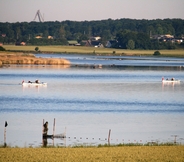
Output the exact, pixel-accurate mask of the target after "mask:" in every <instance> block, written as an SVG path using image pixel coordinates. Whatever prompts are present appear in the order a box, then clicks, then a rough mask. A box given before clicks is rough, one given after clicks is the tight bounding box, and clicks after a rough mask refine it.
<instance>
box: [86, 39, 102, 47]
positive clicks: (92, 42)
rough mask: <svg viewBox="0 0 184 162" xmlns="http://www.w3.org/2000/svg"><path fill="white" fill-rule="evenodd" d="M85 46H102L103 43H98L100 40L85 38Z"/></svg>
mask: <svg viewBox="0 0 184 162" xmlns="http://www.w3.org/2000/svg"><path fill="white" fill-rule="evenodd" d="M85 46H88V47H104V46H103V44H101V43H100V41H96V40H87V41H86V42H85Z"/></svg>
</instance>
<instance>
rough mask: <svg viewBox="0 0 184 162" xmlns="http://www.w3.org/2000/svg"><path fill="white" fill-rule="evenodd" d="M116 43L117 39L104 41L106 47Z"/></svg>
mask: <svg viewBox="0 0 184 162" xmlns="http://www.w3.org/2000/svg"><path fill="white" fill-rule="evenodd" d="M116 43H117V40H109V41H108V42H107V43H106V45H105V46H106V47H107V48H111V47H113V45H115V44H116Z"/></svg>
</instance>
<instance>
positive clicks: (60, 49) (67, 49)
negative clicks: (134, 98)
mask: <svg viewBox="0 0 184 162" xmlns="http://www.w3.org/2000/svg"><path fill="white" fill-rule="evenodd" d="M3 47H4V48H5V49H6V50H11V51H21V52H23V51H25V52H26V51H29V52H35V47H37V46H15V45H4V46H3ZM38 47H39V50H40V51H41V52H43V53H44V52H48V53H52V52H53V53H80V54H101V55H112V54H114V55H115V54H116V55H150V56H151V55H153V53H154V52H155V51H156V50H125V49H112V48H95V47H82V46H81V47H79V46H38ZM160 53H161V55H162V56H176V57H184V50H160Z"/></svg>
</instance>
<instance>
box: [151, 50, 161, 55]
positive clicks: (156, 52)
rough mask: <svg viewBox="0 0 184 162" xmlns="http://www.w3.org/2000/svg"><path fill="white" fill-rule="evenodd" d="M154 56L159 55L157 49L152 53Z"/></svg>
mask: <svg viewBox="0 0 184 162" xmlns="http://www.w3.org/2000/svg"><path fill="white" fill-rule="evenodd" d="M153 55H155V56H158V55H161V54H160V52H159V51H155V52H154V54H153Z"/></svg>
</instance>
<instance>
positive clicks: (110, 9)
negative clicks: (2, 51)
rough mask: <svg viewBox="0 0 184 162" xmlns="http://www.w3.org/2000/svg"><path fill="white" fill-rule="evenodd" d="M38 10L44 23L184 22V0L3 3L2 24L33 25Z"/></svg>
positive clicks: (24, 0) (0, 9)
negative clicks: (135, 20) (107, 21)
mask: <svg viewBox="0 0 184 162" xmlns="http://www.w3.org/2000/svg"><path fill="white" fill-rule="evenodd" d="M38 10H40V12H41V14H42V16H43V17H44V21H65V20H71V21H92V20H106V19H109V18H110V19H113V20H115V19H121V18H130V19H148V20H152V19H165V18H170V19H172V18H180V19H184V0H0V22H31V21H33V20H34V18H35V15H36V12H37V11H38ZM35 21H38V17H36V20H35Z"/></svg>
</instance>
